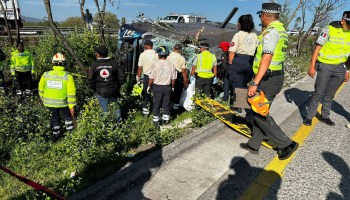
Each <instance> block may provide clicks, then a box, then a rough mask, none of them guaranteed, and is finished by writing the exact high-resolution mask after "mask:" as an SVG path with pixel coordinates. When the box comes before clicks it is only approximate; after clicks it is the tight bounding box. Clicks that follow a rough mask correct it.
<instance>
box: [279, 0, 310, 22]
mask: <svg viewBox="0 0 350 200" xmlns="http://www.w3.org/2000/svg"><path fill="white" fill-rule="evenodd" d="M305 3H306V0H299V3H298V5H297V7H296V8H295V9H294V11H293V13H292V14H291V15H290V16H288V20H287V21H286V22H285V24H284V25H285V27H286V28H287V27H288V26H289V24H290V23H291V21H292V20H293V19H294V17H295V16H296V14H297V12H298V10H299V9H300V8H301V7H302V6H303V5H304V4H305ZM286 4H287V5H289V3H287V1H286Z"/></svg>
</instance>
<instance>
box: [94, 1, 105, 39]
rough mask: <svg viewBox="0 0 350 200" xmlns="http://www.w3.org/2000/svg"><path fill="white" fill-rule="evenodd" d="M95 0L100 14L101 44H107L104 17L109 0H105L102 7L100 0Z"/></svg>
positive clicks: (99, 30)
mask: <svg viewBox="0 0 350 200" xmlns="http://www.w3.org/2000/svg"><path fill="white" fill-rule="evenodd" d="M94 1H95V4H96V8H97V14H98V16H99V22H98V33H99V34H100V40H101V44H102V45H105V44H106V40H105V34H104V26H103V22H104V18H105V9H106V3H107V2H106V1H107V0H103V6H102V9H100V6H99V3H98V0H94Z"/></svg>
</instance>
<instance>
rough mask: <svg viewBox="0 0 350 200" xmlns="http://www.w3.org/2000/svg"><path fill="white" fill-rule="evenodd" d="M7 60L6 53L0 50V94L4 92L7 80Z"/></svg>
mask: <svg viewBox="0 0 350 200" xmlns="http://www.w3.org/2000/svg"><path fill="white" fill-rule="evenodd" d="M5 59H6V55H5V53H4V52H3V51H2V49H0V92H1V91H3V90H4V87H5V79H4V61H5Z"/></svg>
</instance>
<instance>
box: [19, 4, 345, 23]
mask: <svg viewBox="0 0 350 200" xmlns="http://www.w3.org/2000/svg"><path fill="white" fill-rule="evenodd" d="M18 1H19V4H20V8H21V13H22V15H24V16H27V17H34V18H39V19H43V18H44V17H45V16H47V14H46V10H45V6H44V0H18ZM107 1H109V0H107ZM113 1H114V6H112V5H110V4H107V8H106V11H108V12H111V13H114V14H116V15H117V17H118V19H121V18H122V17H125V18H126V21H127V23H131V22H132V21H133V20H136V16H137V15H138V14H139V12H142V13H144V15H145V16H146V17H147V18H150V19H153V20H155V19H157V17H164V16H166V15H167V14H169V13H183V14H188V13H195V14H200V15H205V16H206V17H207V20H210V21H217V22H222V21H224V20H225V18H226V17H227V15H228V14H229V13H230V11H231V10H232V9H233V7H238V8H239V9H238V11H237V13H236V14H235V15H234V16H233V18H232V19H231V21H230V22H231V23H234V24H236V23H237V20H238V18H239V16H241V15H244V14H251V15H252V16H253V18H254V22H255V24H256V27H257V25H258V24H259V18H258V15H257V14H256V12H257V11H259V10H260V9H261V4H262V3H263V2H268V1H266V0H113ZM100 2H102V1H100ZM292 2H294V4H295V2H297V1H295V0H293V1H292ZM100 6H101V5H100ZM295 6H296V5H294V7H295ZM292 7H293V3H292ZM51 8H52V14H53V18H54V20H55V21H63V20H65V19H67V18H68V17H73V16H80V9H79V3H78V0H51ZM86 8H87V9H89V10H90V12H91V13H92V14H93V15H94V14H95V13H96V12H97V9H96V6H95V3H94V1H93V0H86V3H85V8H84V10H85V9H86ZM344 9H346V10H350V5H347V6H345V7H344ZM341 14H342V12H339V16H334V20H339V19H340V18H341Z"/></svg>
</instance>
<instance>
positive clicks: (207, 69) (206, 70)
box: [196, 51, 216, 78]
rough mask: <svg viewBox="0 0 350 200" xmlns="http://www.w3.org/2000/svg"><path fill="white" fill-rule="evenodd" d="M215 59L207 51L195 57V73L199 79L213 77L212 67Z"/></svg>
mask: <svg viewBox="0 0 350 200" xmlns="http://www.w3.org/2000/svg"><path fill="white" fill-rule="evenodd" d="M215 62H216V57H215V55H214V54H212V53H210V52H209V51H203V52H202V53H200V54H198V55H197V64H196V72H197V75H198V76H199V77H200V78H212V77H214V73H213V67H214V63H215Z"/></svg>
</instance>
